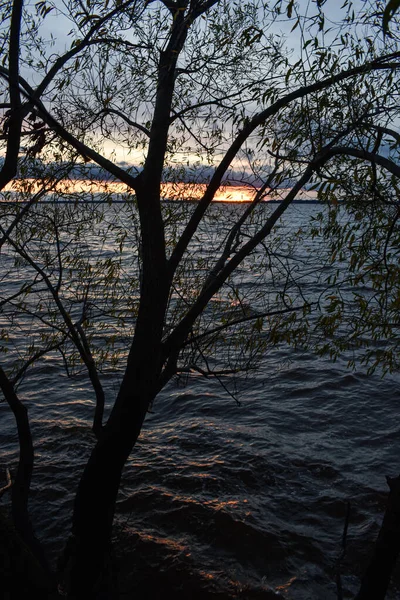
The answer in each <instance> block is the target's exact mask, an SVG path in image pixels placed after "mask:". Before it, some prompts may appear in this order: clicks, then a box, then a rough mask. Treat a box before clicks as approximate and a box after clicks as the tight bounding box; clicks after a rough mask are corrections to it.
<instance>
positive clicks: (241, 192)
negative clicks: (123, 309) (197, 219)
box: [0, 179, 316, 202]
mask: <svg viewBox="0 0 400 600" xmlns="http://www.w3.org/2000/svg"><path fill="white" fill-rule="evenodd" d="M43 188H47V193H48V194H59V195H63V196H73V195H76V194H87V195H89V196H91V195H94V194H115V195H126V194H128V195H129V194H132V193H133V191H132V190H131V188H129V187H128V186H127V185H126V184H125V183H121V182H119V181H102V180H90V179H60V180H58V181H53V182H50V181H43V180H38V179H15V180H13V181H11V182H10V183H9V184H8V185H7V186H6V187H5V189H4V191H5V192H12V193H14V194H16V195H17V197H16V198H13V199H16V200H27V196H30V195H32V194H35V193H38V192H40V191H41V190H43ZM206 188H207V184H205V183H181V182H179V183H171V182H168V183H162V184H161V196H162V198H164V199H166V200H200V199H201V198H202V196H203V194H204V192H205V191H206ZM287 191H288V190H284V189H281V190H276V191H275V192H273V193H271V194H266V195H265V196H264V200H265V201H269V200H280V199H283V198H284V197H285V194H286V192H287ZM256 192H257V189H256V188H255V187H253V186H250V185H223V186H220V187H219V189H218V190H217V192H216V193H215V196H214V201H215V202H251V201H252V200H253V199H254V196H255V194H256ZM315 196H316V194H315V192H314V193H312V192H311V193H310V192H307V191H306V190H304V191H302V192H301V193H300V194H299V196H298V199H302V200H304V199H311V198H314V197H315ZM1 200H7V197H4V196H3V197H1V196H0V201H1Z"/></svg>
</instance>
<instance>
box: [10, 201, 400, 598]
mask: <svg viewBox="0 0 400 600" xmlns="http://www.w3.org/2000/svg"><path fill="white" fill-rule="evenodd" d="M219 210H223V209H219ZM291 210H292V213H291V215H290V219H292V221H290V223H291V224H293V223H294V222H295V223H296V224H298V223H300V224H301V223H304V224H305V223H307V222H308V220H309V218H310V216H311V215H312V214H314V213H315V211H316V210H317V209H316V207H315V206H314V205H297V206H296V207H293V209H291ZM290 223H289V225H282V226H291V225H290ZM346 363H347V358H346V357H343V358H339V359H338V360H337V361H336V362H335V363H331V362H329V361H328V360H327V359H324V358H318V357H316V356H315V355H313V354H312V352H310V351H305V350H303V351H302V350H299V349H296V350H295V349H293V348H289V347H287V346H285V345H281V346H278V347H277V348H272V349H270V350H269V351H268V353H267V354H266V356H265V358H264V359H263V362H262V364H261V366H260V368H259V370H258V371H257V372H256V373H255V374H253V375H252V376H251V377H250V378H245V377H243V378H242V377H241V376H238V377H237V389H238V397H239V400H240V403H237V402H235V401H234V400H233V399H232V397H231V396H229V395H228V394H227V393H226V391H225V390H224V389H223V388H222V387H221V386H220V384H219V383H218V381H215V380H210V379H205V378H203V377H201V376H200V375H196V374H193V375H190V376H189V377H187V378H184V379H182V378H180V379H177V380H174V381H172V382H171V383H170V384H169V385H168V387H167V388H165V389H164V390H163V391H162V393H161V394H160V395H159V397H158V398H157V399H156V402H155V404H154V407H153V411H152V413H150V414H149V415H148V418H147V420H146V422H145V426H144V429H143V432H142V435H141V437H140V440H139V442H138V444H137V446H136V448H135V449H134V452H133V453H132V456H131V458H130V460H129V461H128V464H127V466H126V469H125V471H124V475H123V481H122V485H121V490H120V495H119V499H118V506H117V522H116V529H115V536H116V548H117V551H118V549H119V562H118V564H119V565H120V568H121V569H122V570H123V572H124V573H125V577H124V582H123V591H124V595H123V597H126V598H133V597H136V598H161V597H163V598H164V597H165V595H167V597H168V596H172V595H174V596H175V597H176V598H199V599H200V598H209V597H210V598H211V597H213V598H221V599H222V598H230V597H238V598H239V597H240V598H272V597H275V596H274V595H273V593H275V594H276V597H283V598H287V599H294V600H307V599H313V600H314V599H327V600H330V599H332V600H334V599H336V598H337V593H336V583H335V582H336V574H337V570H338V568H339V569H340V572H341V575H342V583H343V588H344V597H345V598H350V597H352V595H353V594H354V591H355V590H356V589H357V586H358V577H359V575H360V574H361V572H362V569H363V566H364V565H365V561H366V559H367V556H368V552H369V550H370V549H371V548H372V546H371V544H372V543H373V540H374V539H375V537H376V534H377V532H378V530H379V526H380V522H381V518H382V516H383V511H384V507H385V500H386V493H387V486H386V482H385V475H390V476H396V475H397V474H398V472H399V470H400V459H399V457H400V453H399V449H400V448H399V446H400V441H399V432H400V422H399V419H398V418H397V415H398V386H399V376H398V375H389V376H387V377H385V378H384V379H381V378H380V375H379V374H375V375H372V376H371V375H370V376H368V375H367V374H366V370H363V369H362V368H360V367H358V368H357V370H355V371H349V370H348V369H347V366H346ZM104 384H105V388H106V393H107V396H108V397H109V398H112V397H113V395H114V394H115V391H116V389H117V378H116V377H115V376H113V375H112V373H108V372H106V373H105V374H104ZM19 393H20V396H21V398H22V399H23V400H24V401H25V403H26V405H27V407H28V409H29V414H30V417H31V421H32V427H33V434H34V441H35V447H36V465H35V472H34V480H33V484H32V495H31V508H32V514H33V519H34V523H35V527H36V529H37V532H38V534H39V537H40V538H41V539H42V540H43V541H44V543H45V544H46V547H47V549H48V551H49V552H50V553H51V555H52V556H53V557H55V556H56V555H57V553H58V551H59V550H60V549H61V548H62V545H63V543H64V541H65V537H66V535H67V532H68V526H69V519H70V515H71V506H72V501H73V494H74V488H75V485H76V481H77V477H79V473H80V471H81V469H82V468H83V465H84V464H85V461H86V459H87V457H88V454H89V452H90V448H91V446H92V443H93V438H92V434H91V432H90V426H91V416H92V408H93V396H92V393H91V390H90V387H89V386H88V385H87V382H86V380H85V378H84V377H83V376H75V377H72V378H68V377H67V375H66V374H65V372H64V370H63V369H62V365H61V364H60V361H59V362H57V361H52V360H45V361H42V362H38V364H37V365H36V366H35V367H34V368H33V369H31V370H30V372H29V373H28V375H27V376H26V377H25V379H24V380H23V382H22V384H21V386H20V388H19ZM0 417H1V423H2V437H1V440H2V442H1V448H2V450H1V451H2V456H1V467H2V469H3V470H4V468H5V466H7V465H8V466H10V467H11V468H13V467H15V464H16V460H17V451H16V434H15V425H14V422H13V419H12V418H11V415H10V413H9V410H8V409H7V406H6V405H5V403H1V404H0ZM4 501H5V500H4V499H3V503H4ZM348 502H350V517H349V528H348V535H347V551H346V556H345V557H344V559H343V560H342V561H341V563H340V565H339V564H338V556H339V555H340V553H341V551H342V546H341V539H342V532H343V527H344V523H345V518H346V511H347V504H348ZM126 573H128V574H129V576H126ZM168 592H170V593H168ZM387 597H388V598H389V599H392V600H393V599H395V598H400V573H399V571H397V572H396V573H395V576H394V582H393V585H392V586H391V590H390V593H389V594H388V596H387Z"/></svg>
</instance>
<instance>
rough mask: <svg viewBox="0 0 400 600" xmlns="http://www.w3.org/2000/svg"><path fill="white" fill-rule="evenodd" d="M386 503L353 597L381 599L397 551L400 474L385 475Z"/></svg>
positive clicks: (399, 540)
mask: <svg viewBox="0 0 400 600" xmlns="http://www.w3.org/2000/svg"><path fill="white" fill-rule="evenodd" d="M387 482H388V485H389V488H390V492H389V498H388V503H387V506H386V511H385V515H384V517H383V522H382V526H381V529H380V531H379V535H378V538H377V540H376V544H375V548H374V553H373V555H372V558H371V561H370V563H369V565H368V567H367V569H366V571H365V574H364V576H363V578H362V580H361V587H360V591H359V592H358V594H357V596H356V599H355V600H383V599H384V598H385V596H386V592H387V589H388V586H389V583H390V578H391V575H392V572H393V569H394V567H395V564H396V560H397V557H398V555H399V552H400V476H399V477H396V478H395V479H390V478H389V477H388V478H387Z"/></svg>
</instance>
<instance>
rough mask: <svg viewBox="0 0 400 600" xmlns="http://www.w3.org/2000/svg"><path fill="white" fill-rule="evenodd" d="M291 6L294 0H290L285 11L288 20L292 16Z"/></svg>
mask: <svg viewBox="0 0 400 600" xmlns="http://www.w3.org/2000/svg"><path fill="white" fill-rule="evenodd" d="M293 6H294V0H290V2H289V4H288V6H287V9H286V14H287V16H288V19H290V18H291V16H292V12H293Z"/></svg>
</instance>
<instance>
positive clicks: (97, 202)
mask: <svg viewBox="0 0 400 600" xmlns="http://www.w3.org/2000/svg"><path fill="white" fill-rule="evenodd" d="M161 201H162V202H164V203H166V204H178V203H179V204H182V203H189V204H197V203H198V202H200V200H195V199H192V200H189V199H185V200H170V199H169V198H162V200H161ZM130 202H131V201H127V200H118V199H115V200H112V201H111V202H110V201H109V200H79V201H77V200H67V199H65V200H60V199H57V200H41V201H39V202H36V203H35V205H37V204H129V203H130ZM281 202H283V200H263V201H262V202H260V204H280V203H281ZM1 204H4V205H7V204H23V205H25V204H29V201H26V200H0V205H1ZM212 204H251V200H213V202H212ZM291 204H320V200H292V201H291Z"/></svg>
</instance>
